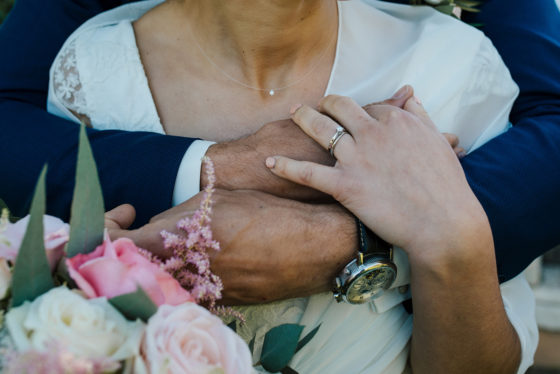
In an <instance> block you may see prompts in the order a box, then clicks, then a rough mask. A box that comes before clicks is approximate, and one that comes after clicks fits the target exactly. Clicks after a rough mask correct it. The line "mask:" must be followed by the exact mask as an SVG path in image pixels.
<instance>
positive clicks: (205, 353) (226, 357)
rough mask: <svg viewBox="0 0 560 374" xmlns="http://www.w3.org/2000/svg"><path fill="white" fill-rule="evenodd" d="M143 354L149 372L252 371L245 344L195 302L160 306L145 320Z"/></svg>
mask: <svg viewBox="0 0 560 374" xmlns="http://www.w3.org/2000/svg"><path fill="white" fill-rule="evenodd" d="M142 356H143V358H144V361H145V364H146V366H147V368H148V370H147V371H148V372H149V373H151V374H156V373H158V374H159V373H166V374H218V373H225V374H249V373H253V372H254V371H253V367H252V364H251V355H250V353H249V348H248V347H247V344H245V342H244V341H243V340H242V339H241V338H240V337H239V335H237V334H236V333H235V332H233V330H231V329H230V328H229V327H227V326H225V325H224V324H223V323H222V321H221V320H220V319H219V318H217V317H216V316H214V315H212V314H211V313H210V312H208V311H207V310H206V309H204V308H202V307H201V306H198V305H196V304H194V303H185V304H182V305H178V306H169V305H163V306H161V307H160V308H159V310H158V312H157V313H156V314H155V315H154V316H152V318H150V320H149V321H148V327H147V328H146V334H145V337H144V342H143V343H142Z"/></svg>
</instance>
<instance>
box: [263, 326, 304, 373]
mask: <svg viewBox="0 0 560 374" xmlns="http://www.w3.org/2000/svg"><path fill="white" fill-rule="evenodd" d="M302 331H303V326H301V325H296V324H284V325H280V326H277V327H274V328H272V329H270V331H268V332H267V333H266V335H265V337H264V343H263V347H262V353H261V359H260V362H261V365H262V367H263V368H265V369H266V370H267V371H270V372H273V373H274V372H278V371H281V370H282V369H284V368H285V367H286V366H288V363H289V362H290V360H291V359H292V357H294V354H295V353H296V348H297V345H298V341H299V337H300V335H301V332H302Z"/></svg>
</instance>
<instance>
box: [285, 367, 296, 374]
mask: <svg viewBox="0 0 560 374" xmlns="http://www.w3.org/2000/svg"><path fill="white" fill-rule="evenodd" d="M281 373H282V374H299V373H298V372H297V371H295V370H294V369H292V368H291V367H289V366H286V367H285V368H284V369H282V371H281Z"/></svg>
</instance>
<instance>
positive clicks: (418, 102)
mask: <svg viewBox="0 0 560 374" xmlns="http://www.w3.org/2000/svg"><path fill="white" fill-rule="evenodd" d="M412 98H413V99H414V101H415V102H416V104H418V105H422V101H420V99H419V98H418V97H416V95H414V96H412Z"/></svg>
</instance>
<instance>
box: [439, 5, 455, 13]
mask: <svg viewBox="0 0 560 374" xmlns="http://www.w3.org/2000/svg"><path fill="white" fill-rule="evenodd" d="M435 8H436V9H437V10H438V11H440V12H442V13H444V14H448V15H451V14H453V10H454V9H455V6H454V5H438V6H436V7H435Z"/></svg>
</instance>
